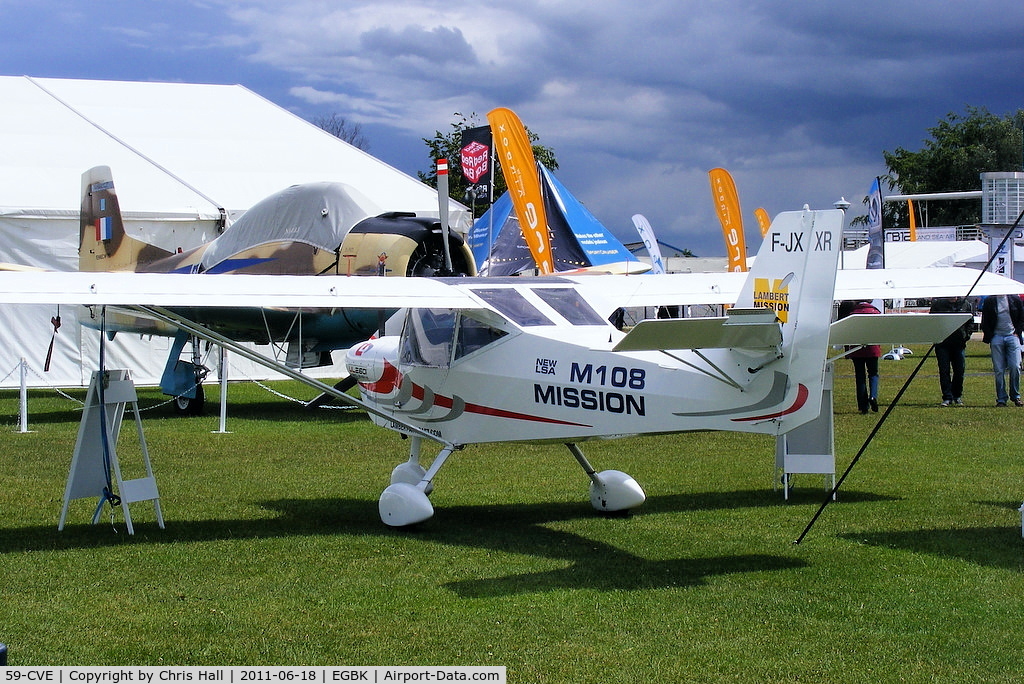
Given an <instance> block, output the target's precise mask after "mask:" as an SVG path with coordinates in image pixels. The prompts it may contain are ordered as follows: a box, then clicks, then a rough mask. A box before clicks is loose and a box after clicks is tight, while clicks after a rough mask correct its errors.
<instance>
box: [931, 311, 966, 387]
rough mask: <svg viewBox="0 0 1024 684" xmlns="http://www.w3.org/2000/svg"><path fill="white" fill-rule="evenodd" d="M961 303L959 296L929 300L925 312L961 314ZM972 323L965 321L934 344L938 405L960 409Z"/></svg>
mask: <svg viewBox="0 0 1024 684" xmlns="http://www.w3.org/2000/svg"><path fill="white" fill-rule="evenodd" d="M964 308H965V307H964V303H963V300H962V299H961V298H960V297H937V298H935V299H933V300H932V306H931V309H929V313H962V312H963V311H964ZM973 326H974V322H973V321H967V322H966V323H964V324H963V325H962V326H960V327H959V328H957V329H956V330H954V331H953V332H951V333H950V334H949V337H947V338H946V339H944V340H943V341H942V342H939V343H938V344H936V345H935V361H936V362H937V363H938V365H939V389H941V390H942V403H941V404H940V406H963V405H964V400H963V393H964V370H965V368H966V366H967V340H969V339H971V329H972V328H973Z"/></svg>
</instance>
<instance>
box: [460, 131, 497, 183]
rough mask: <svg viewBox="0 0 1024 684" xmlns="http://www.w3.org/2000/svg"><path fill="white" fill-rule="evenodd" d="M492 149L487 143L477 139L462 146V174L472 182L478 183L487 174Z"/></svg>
mask: <svg viewBox="0 0 1024 684" xmlns="http://www.w3.org/2000/svg"><path fill="white" fill-rule="evenodd" d="M490 151H491V150H490V148H489V147H487V145H483V144H481V143H478V142H475V141H474V142H471V143H469V144H468V145H466V146H465V147H463V148H462V175H463V176H465V177H466V179H467V180H469V182H470V183H476V182H478V181H479V180H480V179H481V178H483V177H484V176H485V175H487V168H488V164H489V157H490Z"/></svg>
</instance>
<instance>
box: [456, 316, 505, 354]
mask: <svg viewBox="0 0 1024 684" xmlns="http://www.w3.org/2000/svg"><path fill="white" fill-rule="evenodd" d="M507 334H508V333H506V332H505V331H504V330H498V329H497V328H495V327H493V326H490V325H487V324H486V323H484V322H483V321H478V320H476V319H475V318H472V317H470V316H467V315H466V314H462V316H460V317H459V332H458V335H457V336H456V341H455V358H456V359H461V358H462V357H463V356H466V355H468V354H472V353H473V352H475V351H476V350H477V349H482V348H484V347H486V346H487V345H489V344H490V343H491V342H495V341H497V340H500V339H501V338H502V337H504V336H505V335H507Z"/></svg>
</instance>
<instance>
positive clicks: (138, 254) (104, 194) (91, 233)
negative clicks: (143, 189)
mask: <svg viewBox="0 0 1024 684" xmlns="http://www.w3.org/2000/svg"><path fill="white" fill-rule="evenodd" d="M79 216H80V218H79V242H78V269H79V270H80V271H135V270H138V267H139V266H140V265H142V264H146V263H149V262H151V261H155V260H156V259H160V258H162V257H165V256H167V255H168V254H170V252H167V251H165V250H162V249H160V248H159V247H155V246H153V245H151V244H149V243H147V242H143V241H142V240H136V239H135V238H132V237H130V236H129V235H128V234H127V233H125V230H124V221H123V220H122V218H121V208H120V205H119V204H118V201H117V193H116V192H115V190H114V178H113V175H112V174H111V172H110V167H109V166H94V167H93V168H91V169H89V170H88V171H86V172H85V173H83V174H82V209H81V213H80V215H79Z"/></svg>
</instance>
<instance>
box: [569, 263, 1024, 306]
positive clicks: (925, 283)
mask: <svg viewBox="0 0 1024 684" xmlns="http://www.w3.org/2000/svg"><path fill="white" fill-rule="evenodd" d="M979 275H982V278H981V280H980V281H979V282H978V284H977V286H975V287H974V290H973V292H972V295H973V296H987V295H994V294H1022V293H1024V283H1020V282H1018V281H1016V280H1012V279H1010V278H1007V277H1005V276H1001V275H998V274H996V273H988V272H986V273H984V274H981V272H980V271H978V270H977V269H973V268H963V267H953V266H951V267H944V268H899V269H897V268H890V269H856V270H852V269H851V270H840V271H838V272H837V274H836V290H835V299H836V300H844V299H849V300H871V299H920V298H932V297H963V296H965V295H966V294H967V292H968V291H969V290H971V286H972V285H974V282H975V281H976V280H977V279H978V276H979ZM563 277H565V278H566V279H567V280H571V281H572V282H574V283H576V286H577V289H579V290H580V291H581V292H582V293H584V296H585V297H587V299H588V300H589V301H590V302H591V304H592V305H594V308H595V309H596V310H597V312H598V313H600V314H601V315H603V316H610V315H611V313H612V312H613V311H614V310H615V309H617V308H619V307H622V308H630V307H647V306H676V305H689V304H732V303H733V302H735V301H736V297H737V295H738V294H739V292H740V289H741V288H742V287H743V283H744V281H745V280H746V278H747V274H746V273H736V272H732V273H728V272H723V273H666V274H660V275H645V276H640V277H638V276H635V275H633V276H626V275H621V276H620V275H605V276H601V277H598V278H595V277H593V276H563Z"/></svg>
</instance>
